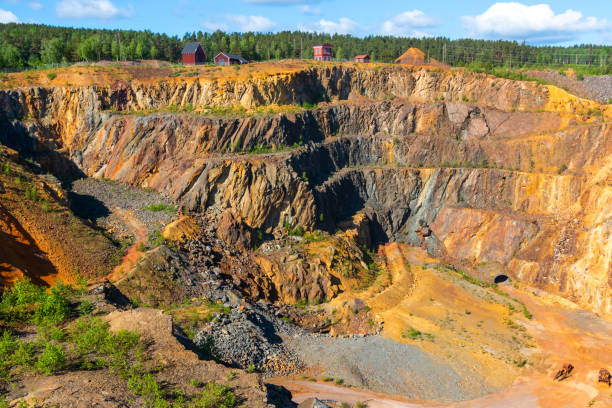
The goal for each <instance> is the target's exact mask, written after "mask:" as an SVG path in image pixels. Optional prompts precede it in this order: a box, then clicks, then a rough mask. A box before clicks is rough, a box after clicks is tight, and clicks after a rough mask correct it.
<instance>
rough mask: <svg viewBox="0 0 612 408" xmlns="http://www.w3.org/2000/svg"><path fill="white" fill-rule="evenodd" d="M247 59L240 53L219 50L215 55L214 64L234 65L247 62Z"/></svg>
mask: <svg viewBox="0 0 612 408" xmlns="http://www.w3.org/2000/svg"><path fill="white" fill-rule="evenodd" d="M248 63H249V61H247V60H245V59H244V58H242V57H241V56H240V55H236V54H230V53H229V52H220V53H218V54H217V56H215V65H235V64H248Z"/></svg>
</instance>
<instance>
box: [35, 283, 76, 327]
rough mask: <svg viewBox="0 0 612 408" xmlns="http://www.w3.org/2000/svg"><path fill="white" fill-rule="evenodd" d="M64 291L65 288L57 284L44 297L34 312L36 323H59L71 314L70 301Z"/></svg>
mask: <svg viewBox="0 0 612 408" xmlns="http://www.w3.org/2000/svg"><path fill="white" fill-rule="evenodd" d="M62 291H63V288H62V287H61V286H60V285H56V286H53V287H52V288H51V289H50V290H49V293H48V294H45V296H43V297H42V299H41V301H40V302H39V304H38V306H37V307H36V311H35V312H34V319H33V320H34V323H36V324H37V325H45V324H58V323H61V322H63V321H64V320H65V319H66V318H67V317H68V316H69V315H70V303H68V300H67V299H66V296H65V294H64V293H62Z"/></svg>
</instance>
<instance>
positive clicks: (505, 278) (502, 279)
mask: <svg viewBox="0 0 612 408" xmlns="http://www.w3.org/2000/svg"><path fill="white" fill-rule="evenodd" d="M509 279H510V278H508V275H504V274H499V275H495V278H493V282H495V283H503V282H507V281H508V280H509Z"/></svg>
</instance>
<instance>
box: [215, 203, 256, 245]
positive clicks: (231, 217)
mask: <svg viewBox="0 0 612 408" xmlns="http://www.w3.org/2000/svg"><path fill="white" fill-rule="evenodd" d="M217 235H218V236H219V238H221V239H222V240H223V241H224V242H225V243H226V244H227V245H228V246H234V247H236V248H237V249H239V250H241V251H246V250H248V249H252V248H253V244H254V239H253V233H252V231H251V229H250V228H249V226H248V225H246V224H245V223H244V222H243V221H242V218H241V217H240V216H237V215H235V214H234V212H233V211H232V210H226V211H225V212H224V213H223V214H222V215H221V218H220V219H219V223H218V224H217Z"/></svg>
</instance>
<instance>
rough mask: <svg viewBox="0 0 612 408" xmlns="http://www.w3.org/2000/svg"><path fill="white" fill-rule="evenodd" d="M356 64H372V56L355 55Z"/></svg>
mask: <svg viewBox="0 0 612 408" xmlns="http://www.w3.org/2000/svg"><path fill="white" fill-rule="evenodd" d="M355 62H362V63H367V62H370V56H369V55H367V54H364V55H355Z"/></svg>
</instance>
